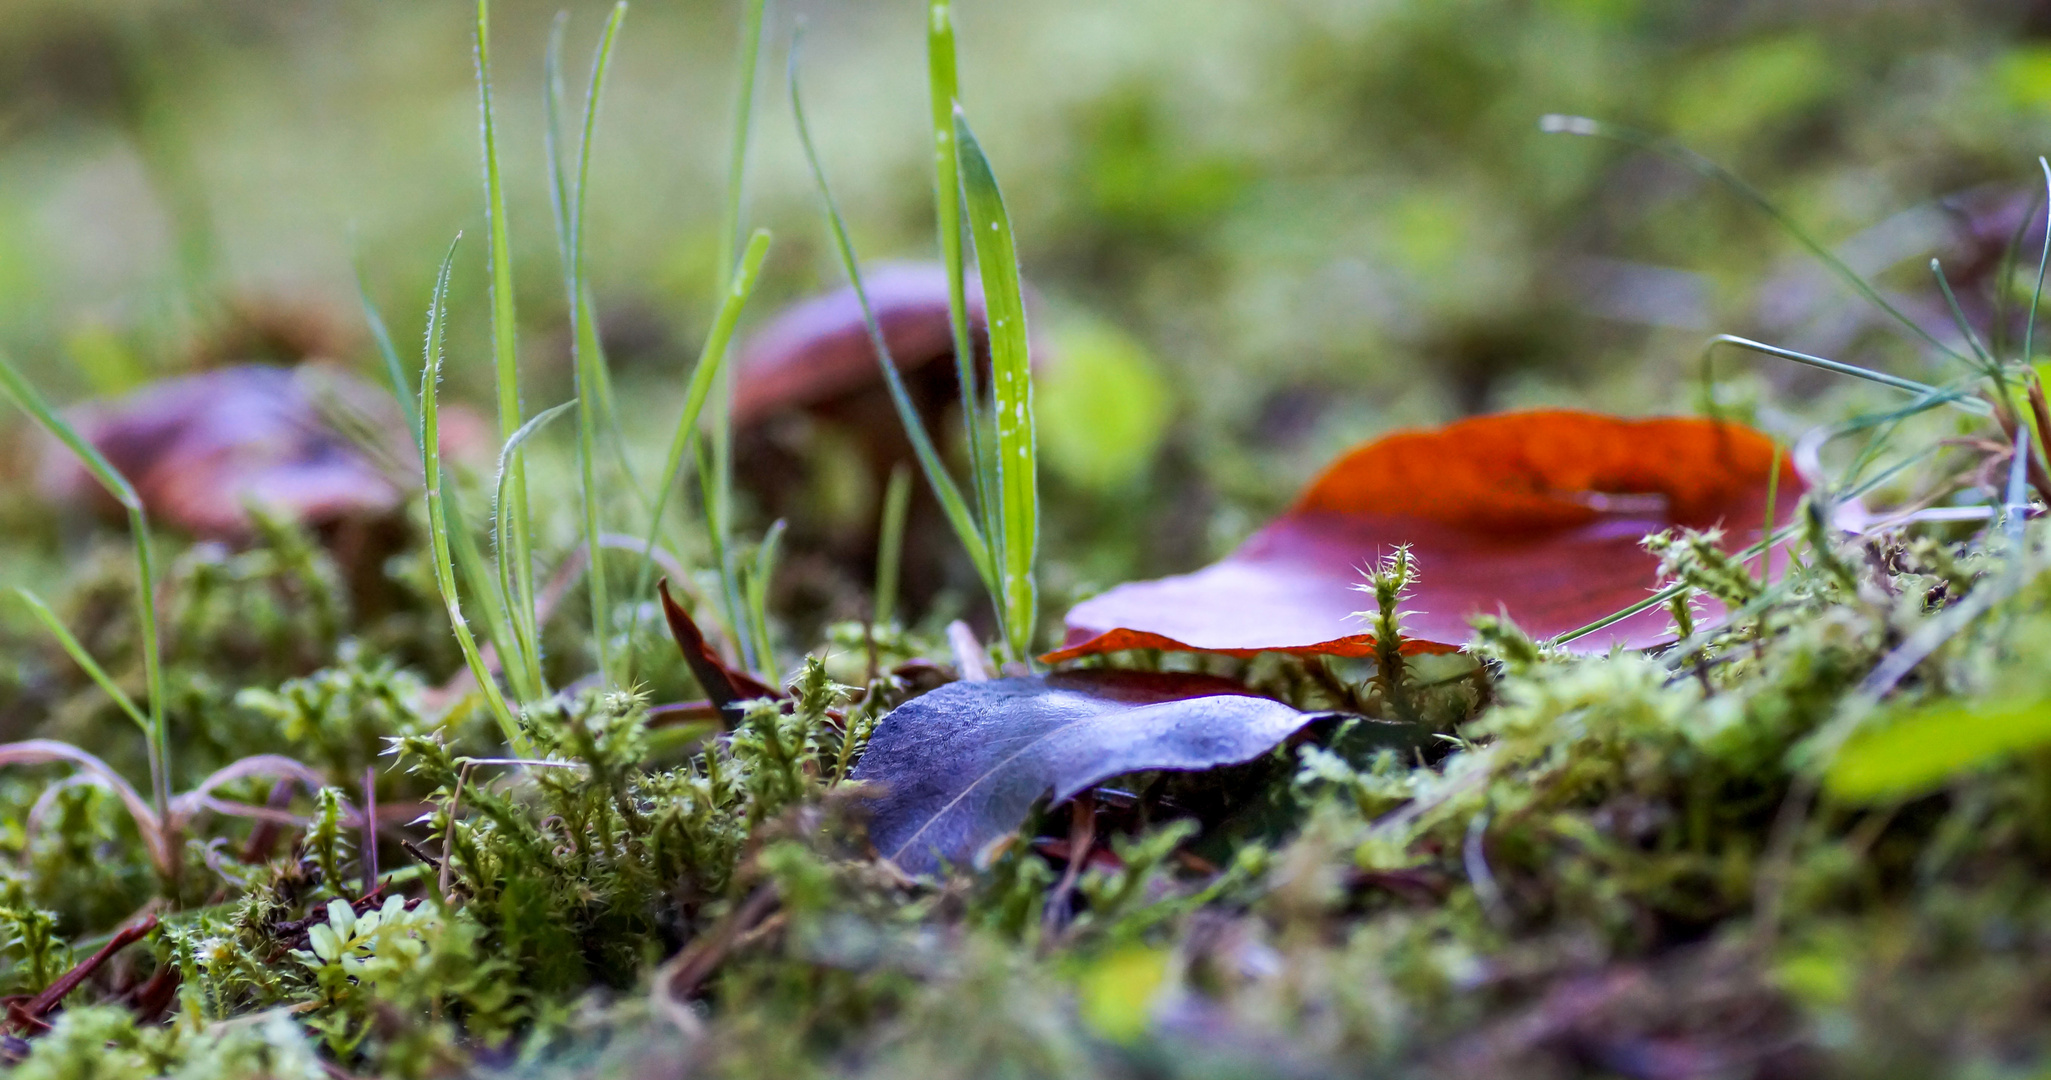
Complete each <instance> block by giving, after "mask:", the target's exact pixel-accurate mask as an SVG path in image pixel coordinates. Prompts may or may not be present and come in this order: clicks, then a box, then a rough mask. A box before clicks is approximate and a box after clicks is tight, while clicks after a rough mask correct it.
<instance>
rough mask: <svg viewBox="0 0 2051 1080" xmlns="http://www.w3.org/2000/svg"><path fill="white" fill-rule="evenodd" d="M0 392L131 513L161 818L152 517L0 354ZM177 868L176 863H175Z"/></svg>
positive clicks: (166, 753) (161, 727)
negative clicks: (151, 535)
mask: <svg viewBox="0 0 2051 1080" xmlns="http://www.w3.org/2000/svg"><path fill="white" fill-rule="evenodd" d="M0 390H5V391H6V392H7V395H8V396H9V397H12V398H13V399H14V403H15V404H16V405H19V406H21V408H22V411H24V412H26V413H28V414H29V416H30V417H31V418H32V419H34V420H35V422H36V423H37V424H39V425H41V427H42V428H43V430H44V431H47V432H49V433H50V435H51V436H52V437H54V438H55V439H56V440H57V441H58V442H61V443H63V444H64V446H65V448H66V449H68V450H70V451H71V452H72V453H73V454H75V455H77V457H78V459H79V461H81V462H83V463H84V465H85V467H86V470H87V471H88V472H90V473H92V474H93V479H95V480H98V481H99V482H100V486H101V487H103V488H106V489H107V493H108V494H109V495H112V496H113V497H114V499H115V501H116V502H119V503H120V504H121V506H122V508H123V509H125V510H127V511H128V531H129V535H130V538H131V539H132V540H133V541H134V543H135V610H136V621H137V622H138V623H139V624H140V625H141V627H142V667H143V684H144V688H145V693H147V694H148V695H149V727H148V728H147V729H146V732H145V734H146V738H145V740H144V741H145V743H146V744H147V748H148V751H149V759H150V788H151V792H150V794H151V796H152V798H153V799H154V801H155V804H156V810H157V816H158V819H159V820H165V815H166V814H167V813H168V812H169V807H170V800H171V725H170V720H169V718H168V717H167V716H166V715H165V712H164V666H163V654H162V651H161V645H160V640H161V639H160V635H159V633H158V630H157V589H156V580H157V574H156V565H155V559H154V557H153V556H152V554H151V552H150V525H149V518H148V516H147V515H146V514H145V513H144V512H143V506H142V498H141V497H140V496H138V495H136V493H135V487H134V486H133V485H131V484H130V483H129V482H128V478H127V477H125V476H122V475H121V472H120V470H118V469H116V468H114V466H113V465H112V464H111V463H109V462H108V461H107V459H106V458H105V457H103V456H102V455H101V454H100V451H99V448H98V447H95V446H94V445H93V444H92V443H90V442H87V441H86V440H85V438H84V437H83V436H81V435H80V434H79V433H78V431H77V430H76V429H75V428H73V427H72V426H71V425H70V424H69V423H67V422H66V421H65V419H64V418H63V417H62V416H59V415H58V414H57V410H55V409H53V408H51V407H50V403H49V402H48V401H45V400H44V399H43V395H42V394H41V393H39V392H37V390H36V388H35V386H33V385H32V384H30V382H29V381H28V380H27V379H25V378H23V377H22V374H21V372H20V371H18V370H16V368H15V366H14V364H13V362H12V361H9V360H7V359H6V358H5V357H0ZM174 870H175V866H174Z"/></svg>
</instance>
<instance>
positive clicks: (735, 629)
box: [698, 443, 760, 671]
mask: <svg viewBox="0 0 2051 1080" xmlns="http://www.w3.org/2000/svg"><path fill="white" fill-rule="evenodd" d="M711 454H712V451H711V450H710V449H709V448H707V447H706V446H705V444H703V443H700V444H698V492H699V496H700V499H701V501H702V502H703V503H704V504H705V538H706V540H707V542H708V543H709V544H710V545H711V547H712V563H713V565H714V566H716V567H719V568H720V573H719V592H720V596H719V601H720V607H721V608H722V609H723V610H724V612H725V615H726V629H727V636H728V637H729V638H731V639H733V641H734V644H735V645H736V646H737V647H738V648H739V649H740V650H741V666H743V667H746V668H748V669H749V670H751V671H752V670H760V668H759V667H758V666H757V664H756V663H755V641H754V638H753V636H752V635H750V634H749V633H748V616H747V613H746V608H745V606H744V605H743V603H742V596H741V581H740V575H739V574H738V573H735V572H734V562H733V552H732V551H731V550H730V549H729V548H728V547H727V542H728V537H729V536H730V535H731V534H730V533H728V532H727V528H726V516H725V515H726V507H725V505H723V504H722V503H720V501H719V497H718V490H717V488H718V485H719V475H718V470H717V469H716V468H715V467H714V465H713V462H712V461H711V460H710V458H711Z"/></svg>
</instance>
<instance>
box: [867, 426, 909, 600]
mask: <svg viewBox="0 0 2051 1080" xmlns="http://www.w3.org/2000/svg"><path fill="white" fill-rule="evenodd" d="M911 505H912V474H911V470H909V469H907V468H905V466H904V463H903V462H901V461H900V462H898V463H897V464H896V465H895V466H893V467H892V468H891V470H890V486H889V487H887V488H885V489H884V491H883V522H882V524H881V525H880V526H879V527H878V529H877V534H876V608H875V614H874V615H872V616H870V622H871V624H872V625H875V626H889V625H890V620H891V619H892V618H893V617H895V615H896V611H897V578H898V575H899V574H900V573H901V572H902V570H903V565H904V519H905V514H906V512H907V511H909V510H910V509H911Z"/></svg>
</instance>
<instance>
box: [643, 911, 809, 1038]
mask: <svg viewBox="0 0 2051 1080" xmlns="http://www.w3.org/2000/svg"><path fill="white" fill-rule="evenodd" d="M778 902H779V900H778V898H777V895H776V887H775V886H774V885H763V886H761V887H759V888H757V889H756V890H755V891H754V893H753V894H751V895H750V896H749V897H748V899H747V901H746V902H744V903H743V904H741V906H740V907H739V908H738V909H736V910H734V911H733V912H732V913H730V914H729V915H727V917H726V918H724V919H722V920H720V922H719V925H717V926H715V927H713V928H712V929H711V930H709V931H707V932H705V933H704V934H701V935H700V936H699V937H698V938H697V939H696V940H694V941H692V942H691V944H689V945H687V946H685V947H684V949H683V951H682V952H679V953H677V954H676V956H674V957H672V958H670V959H669V960H668V961H667V962H665V963H664V964H663V965H662V967H661V968H660V969H659V970H657V971H656V973H655V995H654V996H655V1002H654V1004H655V1008H656V1011H658V1012H660V1013H662V1014H663V1015H664V1016H667V1017H669V1019H670V1021H671V1022H672V1023H674V1024H676V1025H677V1027H678V1028H679V1029H680V1030H682V1031H683V1033H684V1034H686V1035H692V1036H695V1035H697V1034H698V1027H699V1025H698V1022H697V1016H696V1014H695V1013H693V1012H692V1011H691V1007H690V1004H689V1002H690V998H691V995H692V994H694V993H696V992H697V990H698V986H699V985H700V984H701V983H703V982H704V981H705V980H706V978H707V977H709V976H710V975H711V974H712V973H713V972H714V971H715V970H717V969H718V968H719V965H720V962H721V961H723V960H725V959H726V956H727V954H728V953H729V952H731V951H733V949H734V948H735V946H737V945H739V944H740V943H741V942H742V940H743V938H744V936H745V935H747V934H748V932H749V931H750V930H753V929H754V928H755V926H756V924H758V923H761V922H762V921H763V920H764V919H767V918H768V917H769V915H770V913H771V912H772V911H773V910H774V909H775V908H776V905H777V904H778Z"/></svg>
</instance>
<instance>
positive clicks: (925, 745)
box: [853, 670, 1314, 874]
mask: <svg viewBox="0 0 2051 1080" xmlns="http://www.w3.org/2000/svg"><path fill="white" fill-rule="evenodd" d="M1313 716H1314V714H1311V713H1302V712H1298V711H1296V710H1295V709H1292V708H1290V707H1289V706H1287V705H1284V704H1282V703H1280V702H1278V701H1273V700H1270V699H1268V698H1264V697H1256V696H1254V695H1253V694H1252V693H1251V692H1250V691H1248V690H1247V689H1246V688H1245V687H1242V686H1240V685H1239V684H1237V683H1234V682H1231V681H1229V680H1226V679H1218V678H1212V677H1209V676H1201V675H1183V674H1169V673H1160V672H1141V671H1113V670H1093V671H1072V672H1061V673H1056V674H1052V675H1047V676H1035V677H1031V678H1012V679H993V680H991V681H989V682H957V683H949V684H948V685H946V686H943V687H941V688H939V689H938V690H934V691H932V692H931V693H928V694H924V695H921V696H920V697H916V698H913V699H912V700H910V701H908V702H906V703H904V704H903V705H900V706H898V707H897V708H896V709H895V710H893V711H892V712H891V713H890V714H889V715H888V716H885V717H884V718H883V720H882V722H881V723H879V724H878V725H877V727H876V732H875V734H874V735H873V736H872V737H871V738H870V740H869V747H868V750H867V751H866V752H864V753H863V755H862V760H861V763H860V765H859V766H858V767H857V768H856V769H855V772H854V777H853V778H854V779H856V780H860V781H865V782H868V783H873V784H877V785H879V786H881V787H882V788H883V794H882V795H880V796H879V797H878V798H877V799H876V800H875V803H874V808H873V813H872V816H871V819H870V824H869V838H870V840H872V841H873V842H874V843H875V845H876V848H877V850H878V851H880V852H881V853H882V854H883V855H884V857H885V858H888V859H890V860H892V861H893V862H895V863H897V865H898V866H899V867H901V868H902V869H904V870H905V871H907V872H909V873H914V874H918V873H928V872H931V871H933V870H936V869H938V868H939V865H940V861H941V860H942V859H945V860H949V861H952V862H960V861H963V860H966V859H968V858H970V857H971V856H973V855H974V854H975V853H976V852H977V851H980V850H981V849H982V848H984V847H985V846H986V845H988V844H989V843H990V842H991V841H993V840H996V839H998V838H999V837H1002V836H1004V835H1005V834H1007V833H1009V832H1011V831H1012V830H1013V829H1016V828H1018V825H1019V823H1020V822H1021V821H1023V820H1024V819H1025V815H1026V812H1027V811H1028V810H1029V809H1031V808H1032V805H1033V803H1035V802H1037V801H1038V800H1039V799H1040V798H1041V797H1043V796H1049V795H1051V796H1052V798H1053V800H1054V801H1055V802H1061V801H1062V800H1065V799H1068V798H1070V797H1072V796H1074V795H1075V794H1076V793H1077V792H1079V791H1082V790H1084V789H1085V788H1088V787H1090V786H1091V785H1093V784H1097V783H1101V782H1102V781H1105V780H1109V779H1110V778H1112V777H1114V776H1120V775H1123V774H1125V773H1131V772H1140V771H1143V770H1153V769H1174V770H1185V771H1186V770H1198V769H1208V768H1212V767H1215V766H1219V765H1234V764H1239V763H1241V762H1245V761H1250V760H1252V759H1253V758H1255V757H1258V756H1260V755H1261V754H1263V753H1265V752H1267V751H1268V750H1269V749H1271V748H1273V747H1274V746H1275V744H1277V743H1279V742H1281V741H1282V740H1283V739H1285V738H1288V737H1289V736H1290V735H1291V734H1293V733H1294V732H1295V731H1296V730H1297V729H1298V728H1301V727H1302V726H1303V725H1304V724H1306V723H1308V722H1309V721H1310V720H1311V719H1313Z"/></svg>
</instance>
